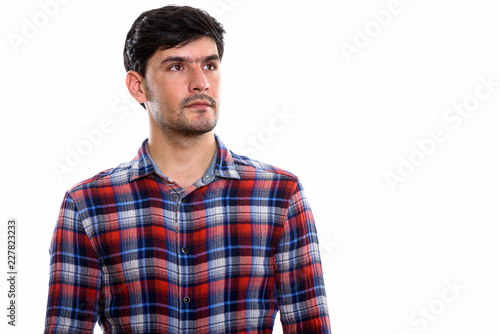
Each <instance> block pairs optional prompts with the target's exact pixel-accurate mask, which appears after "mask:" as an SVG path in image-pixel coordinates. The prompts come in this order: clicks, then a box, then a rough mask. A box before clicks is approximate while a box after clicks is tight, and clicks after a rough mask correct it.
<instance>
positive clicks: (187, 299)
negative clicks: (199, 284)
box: [183, 297, 191, 304]
mask: <svg viewBox="0 0 500 334" xmlns="http://www.w3.org/2000/svg"><path fill="white" fill-rule="evenodd" d="M183 301H184V303H186V304H189V302H190V301H191V298H189V297H184V299H183Z"/></svg>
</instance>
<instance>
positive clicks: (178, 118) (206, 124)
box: [151, 94, 219, 139]
mask: <svg viewBox="0 0 500 334" xmlns="http://www.w3.org/2000/svg"><path fill="white" fill-rule="evenodd" d="M196 100H204V101H208V102H209V103H210V106H207V108H206V109H204V110H199V111H192V110H187V109H186V106H187V105H188V104H189V103H192V102H194V101H196ZM151 107H152V108H151V109H152V110H151V113H152V116H153V118H154V120H155V121H156V122H157V123H158V124H159V125H160V127H161V129H162V132H163V134H164V135H165V136H166V137H169V138H172V137H173V136H176V137H177V138H178V139H180V138H179V137H184V138H196V137H199V136H201V135H203V134H205V133H207V132H210V131H212V130H213V129H214V128H215V126H216V125H217V121H218V116H219V115H218V114H219V113H218V106H217V102H216V101H215V100H214V99H213V98H212V97H210V96H208V95H204V94H197V95H193V96H191V97H189V98H186V99H184V100H182V102H181V103H180V104H179V106H178V107H177V112H173V109H174V108H175V107H173V106H169V105H168V103H165V104H163V105H162V104H159V103H154V104H153V105H151ZM208 108H210V109H212V112H213V117H207V115H203V116H202V118H201V119H196V120H189V118H188V117H187V116H186V113H200V114H202V113H210V111H209V110H208ZM169 115H171V116H170V117H169Z"/></svg>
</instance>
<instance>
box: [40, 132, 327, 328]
mask: <svg viewBox="0 0 500 334" xmlns="http://www.w3.org/2000/svg"><path fill="white" fill-rule="evenodd" d="M216 139H217V143H218V149H217V152H216V156H215V160H214V163H213V164H212V166H213V167H212V171H213V174H210V173H208V174H206V175H205V176H204V177H203V178H202V179H200V180H199V181H197V182H196V183H195V184H194V185H193V186H191V187H190V188H189V189H187V190H186V191H184V190H183V189H182V187H180V186H179V185H178V184H177V183H175V182H174V181H172V180H171V179H170V178H168V177H165V176H164V175H162V174H161V173H159V172H158V169H157V168H156V169H155V165H154V162H153V161H152V159H151V157H150V156H149V154H148V152H147V140H146V141H144V143H143V144H142V146H141V148H140V149H139V152H138V154H137V156H136V157H135V158H134V159H133V160H132V161H131V162H129V163H124V164H121V165H119V166H117V167H116V168H114V169H110V170H106V171H104V172H101V173H99V174H97V175H96V176H94V177H92V178H90V179H88V180H86V181H84V182H81V183H79V184H78V185H76V186H75V187H73V188H72V189H71V190H69V191H68V192H67V193H66V194H65V197H64V201H63V203H62V206H61V210H60V214H59V218H58V221H57V225H56V228H55V231H54V235H53V239H52V243H51V246H50V255H51V261H50V263H51V273H50V282H49V296H48V304H47V315H46V325H45V333H92V332H93V328H94V325H95V323H96V322H99V324H100V325H101V327H102V329H103V331H104V333H141V334H145V333H148V334H151V333H196V334H203V333H255V334H257V333H271V332H272V328H273V324H274V320H275V316H276V313H277V311H278V310H279V311H280V317H281V322H282V326H283V331H284V333H294V334H296V333H308V334H314V333H330V332H331V331H330V321H329V317H328V309H327V302H326V293H325V286H324V280H323V274H322V268H321V262H320V253H319V247H318V238H317V234H316V227H315V225H314V220H313V216H312V213H311V210H310V207H309V204H308V202H307V200H306V198H305V197H304V192H303V189H302V186H301V184H300V182H299V181H298V179H297V177H296V176H294V175H293V174H291V173H289V172H286V171H284V170H281V169H278V168H276V167H273V166H270V165H267V164H263V163H261V162H258V161H255V160H251V159H249V158H247V157H243V156H239V155H236V154H234V153H232V152H230V151H229V150H228V149H227V148H226V147H225V146H224V144H223V143H222V142H221V141H220V139H218V138H217V137H216Z"/></svg>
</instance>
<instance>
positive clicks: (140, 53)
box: [123, 6, 225, 77]
mask: <svg viewBox="0 0 500 334" xmlns="http://www.w3.org/2000/svg"><path fill="white" fill-rule="evenodd" d="M224 32H225V31H224V28H223V27H222V25H221V24H220V23H219V22H217V20H215V19H214V18H213V17H211V16H210V15H209V14H208V13H207V12H205V11H203V10H201V9H197V8H193V7H189V6H165V7H162V8H158V9H153V10H149V11H147V12H144V13H142V14H141V15H139V17H138V18H137V19H136V20H135V22H134V24H132V27H131V28H130V30H129V32H128V34H127V39H126V41H125V48H124V50H123V61H124V64H125V70H126V71H130V70H132V71H136V72H137V73H139V74H140V75H142V76H143V77H144V76H145V74H146V63H147V61H148V60H149V58H151V56H152V55H153V54H154V53H155V52H156V51H157V50H166V49H170V48H173V47H176V46H183V45H186V44H188V43H189V42H192V41H194V40H196V39H198V38H201V37H203V36H207V37H210V38H212V39H213V40H214V41H215V44H216V45H217V51H218V53H219V58H220V59H222V54H223V53H224V38H223V34H224Z"/></svg>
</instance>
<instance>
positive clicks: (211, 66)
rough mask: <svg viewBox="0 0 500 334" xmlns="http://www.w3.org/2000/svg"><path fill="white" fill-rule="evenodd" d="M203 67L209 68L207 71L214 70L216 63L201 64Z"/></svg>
mask: <svg viewBox="0 0 500 334" xmlns="http://www.w3.org/2000/svg"><path fill="white" fill-rule="evenodd" d="M203 68H204V69H206V70H209V71H215V70H216V69H217V65H216V64H214V63H208V64H205V66H203Z"/></svg>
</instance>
